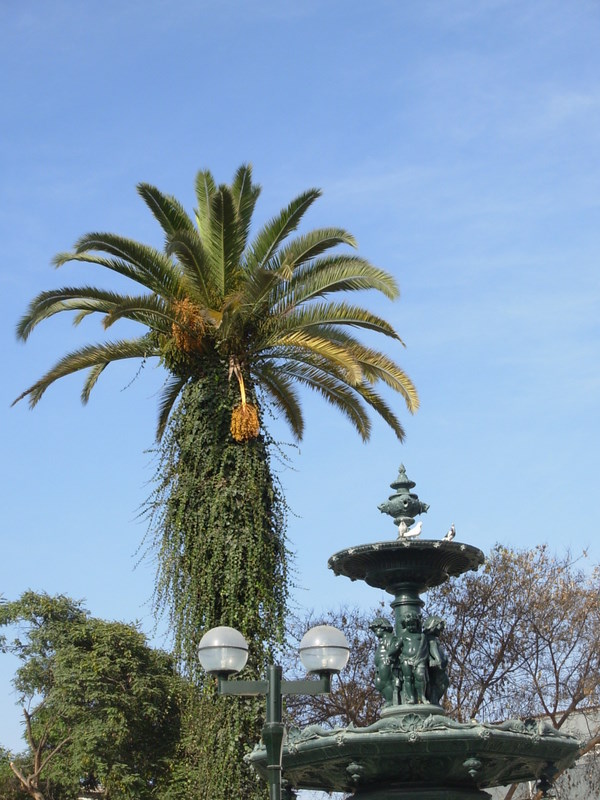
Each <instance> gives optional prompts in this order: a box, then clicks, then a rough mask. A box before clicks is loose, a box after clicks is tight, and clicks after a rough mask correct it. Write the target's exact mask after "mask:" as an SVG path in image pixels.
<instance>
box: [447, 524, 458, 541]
mask: <svg viewBox="0 0 600 800" xmlns="http://www.w3.org/2000/svg"><path fill="white" fill-rule="evenodd" d="M455 536H456V528H455V527H454V523H452V525H450V530H449V531H448V533H447V534H446V535H445V536H444V541H445V542H451V541H452V539H454V537H455Z"/></svg>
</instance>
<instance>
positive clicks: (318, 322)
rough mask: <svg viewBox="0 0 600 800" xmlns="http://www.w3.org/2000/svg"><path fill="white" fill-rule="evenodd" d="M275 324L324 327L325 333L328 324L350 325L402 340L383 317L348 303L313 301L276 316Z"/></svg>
mask: <svg viewBox="0 0 600 800" xmlns="http://www.w3.org/2000/svg"><path fill="white" fill-rule="evenodd" d="M275 325H276V327H277V330H279V331H284V330H285V331H288V330H289V331H292V330H306V329H313V330H315V332H318V331H320V330H321V329H323V330H322V332H323V333H325V332H326V330H327V331H328V330H329V327H328V326H332V325H350V326H353V327H356V328H364V329H366V330H372V331H376V332H377V333H382V334H384V335H385V336H389V337H391V338H392V339H397V340H400V337H399V336H398V334H397V333H396V331H395V330H394V328H393V327H392V326H391V325H390V324H389V322H387V321H386V320H384V319H383V318H382V317H378V316H377V315H376V314H372V313H371V312H370V311H367V310H366V309H364V308H361V307H360V306H353V305H349V304H348V303H313V304H311V305H309V306H308V307H306V308H304V307H303V308H300V309H297V310H295V311H291V312H290V313H288V314H285V315H283V316H282V318H276V322H275Z"/></svg>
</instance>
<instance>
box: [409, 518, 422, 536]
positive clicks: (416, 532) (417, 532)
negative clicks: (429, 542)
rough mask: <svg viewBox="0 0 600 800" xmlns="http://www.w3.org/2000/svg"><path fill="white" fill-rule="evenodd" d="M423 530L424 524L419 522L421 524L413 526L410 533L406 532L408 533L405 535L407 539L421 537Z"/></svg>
mask: <svg viewBox="0 0 600 800" xmlns="http://www.w3.org/2000/svg"><path fill="white" fill-rule="evenodd" d="M422 528H423V523H422V522H421V521H419V522H417V524H416V525H413V527H412V528H411V529H410V530H409V531H406V533H405V534H404V535H405V536H406V537H407V538H408V537H409V536H420V535H421V529H422Z"/></svg>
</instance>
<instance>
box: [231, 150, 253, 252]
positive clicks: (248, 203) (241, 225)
mask: <svg viewBox="0 0 600 800" xmlns="http://www.w3.org/2000/svg"><path fill="white" fill-rule="evenodd" d="M259 195H260V186H259V185H258V184H255V183H252V167H251V165H250V164H243V165H242V166H241V167H239V169H238V170H237V172H236V173H235V177H234V179H233V183H232V184H231V196H232V198H233V203H234V207H235V213H236V216H237V220H238V237H239V240H240V245H241V250H240V253H242V252H243V251H244V249H245V247H246V244H247V242H248V235H249V233H250V225H251V223H252V214H253V213H254V206H255V205H256V201H257V200H258V196H259Z"/></svg>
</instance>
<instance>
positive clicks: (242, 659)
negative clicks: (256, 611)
mask: <svg viewBox="0 0 600 800" xmlns="http://www.w3.org/2000/svg"><path fill="white" fill-rule="evenodd" d="M349 652H350V648H349V647H348V642H347V641H346V637H345V636H344V634H343V633H342V631H340V630H338V629H337V628H334V627H333V626H331V625H317V626H316V627H314V628H311V629H310V630H309V631H307V632H306V633H305V634H304V637H303V638H302V641H301V642H300V659H301V661H302V663H303V665H304V667H305V669H306V671H307V672H308V673H309V675H313V674H316V675H318V680H304V681H284V680H283V679H282V674H281V667H280V666H278V665H275V664H272V665H270V666H269V667H268V669H267V679H266V680H264V681H243V680H236V681H230V680H229V676H230V675H235V674H236V673H238V672H240V670H242V669H243V668H244V667H245V666H246V661H247V660H248V644H247V642H246V640H245V639H244V637H243V636H242V634H241V633H240V632H239V631H237V630H236V629H235V628H229V627H227V626H220V627H218V628H211V630H209V631H207V632H206V633H205V634H204V636H203V637H202V639H201V641H200V645H199V648H198V657H199V659H200V663H201V664H202V666H203V668H204V669H205V670H206V672H208V673H209V674H210V675H215V676H216V677H217V678H218V680H219V694H230V695H238V696H242V697H252V696H256V695H265V696H266V698H267V714H266V721H265V725H264V727H263V729H262V739H263V743H264V746H265V748H266V756H267V764H266V772H267V779H268V782H269V795H270V800H281V762H282V753H283V739H284V736H285V725H284V724H283V721H282V697H283V696H284V695H290V694H296V695H298V694H300V695H317V694H328V693H329V691H330V688H331V676H332V675H334V674H337V673H338V672H339V671H340V670H341V669H343V668H344V667H345V666H346V662H347V661H348V656H349Z"/></svg>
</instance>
